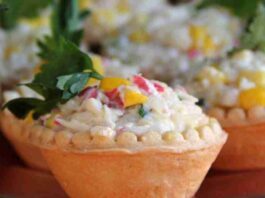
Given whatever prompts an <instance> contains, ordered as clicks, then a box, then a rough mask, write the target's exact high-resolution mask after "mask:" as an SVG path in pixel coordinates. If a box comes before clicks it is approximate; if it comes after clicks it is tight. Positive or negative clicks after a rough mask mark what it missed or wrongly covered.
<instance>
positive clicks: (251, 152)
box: [210, 108, 265, 171]
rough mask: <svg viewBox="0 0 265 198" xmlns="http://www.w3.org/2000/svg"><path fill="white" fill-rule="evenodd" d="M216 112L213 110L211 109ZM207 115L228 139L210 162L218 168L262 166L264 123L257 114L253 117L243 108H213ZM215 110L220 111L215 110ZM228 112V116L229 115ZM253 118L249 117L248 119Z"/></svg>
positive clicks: (245, 168) (256, 167)
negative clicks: (216, 122)
mask: <svg viewBox="0 0 265 198" xmlns="http://www.w3.org/2000/svg"><path fill="white" fill-rule="evenodd" d="M214 111H215V112H214ZM214 111H211V112H210V114H211V115H212V116H215V117H216V118H217V119H219V121H220V122H221V123H222V125H223V128H224V130H225V131H226V132H227V133H228V134H229V138H228V140H227V142H226V144H225V145H224V147H223V149H222V151H221V152H220V154H219V156H218V158H217V160H216V161H215V163H214V164H213V168H214V169H219V170H231V171H234V170H256V169H264V168H265V133H264V132H265V122H264V120H263V121H262V120H261V119H260V118H261V117H260V116H263V115H261V114H260V113H259V114H257V113H256V116H255V119H253V117H254V116H253V113H252V116H250V115H249V114H250V112H246V111H243V110H242V109H238V108H235V109H232V110H230V111H228V112H225V111H224V110H223V112H224V113H225V114H224V113H222V114H224V115H222V116H221V117H220V112H222V111H220V109H217V110H216V109H215V110H214ZM216 111H219V113H217V112H216ZM229 114H230V115H229ZM250 117H252V118H250Z"/></svg>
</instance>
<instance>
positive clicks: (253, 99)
mask: <svg viewBox="0 0 265 198" xmlns="http://www.w3.org/2000/svg"><path fill="white" fill-rule="evenodd" d="M239 105H240V106H241V107H242V108H244V109H251V108H252V107H255V106H262V107H265V88H261V87H256V88H251V89H247V90H244V91H241V92H240V94H239Z"/></svg>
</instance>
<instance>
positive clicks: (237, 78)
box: [189, 50, 265, 110]
mask: <svg viewBox="0 0 265 198" xmlns="http://www.w3.org/2000/svg"><path fill="white" fill-rule="evenodd" d="M264 66H265V55H264V53H262V52H254V51H250V50H242V51H239V52H236V53H234V54H233V55H232V56H229V57H227V58H224V59H223V60H220V61H219V62H214V63H211V64H209V65H207V66H205V67H203V68H202V70H201V71H200V72H198V74H197V75H195V78H194V81H193V82H192V83H191V84H190V85H189V90H190V91H191V92H192V93H194V94H195V95H196V96H197V97H199V98H202V99H203V100H204V103H205V107H206V108H213V107H216V106H219V107H223V108H232V107H239V108H242V109H245V110H249V109H251V108H254V107H257V106H260V107H265V100H264V99H265V89H264V86H265V67H264Z"/></svg>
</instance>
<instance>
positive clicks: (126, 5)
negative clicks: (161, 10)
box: [83, 0, 164, 41]
mask: <svg viewBox="0 0 265 198" xmlns="http://www.w3.org/2000/svg"><path fill="white" fill-rule="evenodd" d="M163 1H164V0H145V1H138V0H98V1H84V5H83V7H84V6H85V5H86V6H87V7H88V8H89V9H91V10H92V16H91V17H90V18H89V19H88V20H87V26H86V30H87V31H86V35H87V39H88V40H90V41H91V40H92V41H93V40H101V39H105V37H106V36H113V35H115V34H116V33H117V30H118V29H120V28H124V26H126V25H127V24H128V23H129V21H130V20H132V19H133V17H134V16H135V15H138V14H140V13H149V12H150V11H151V10H154V9H156V8H157V7H159V6H161V5H162V3H163Z"/></svg>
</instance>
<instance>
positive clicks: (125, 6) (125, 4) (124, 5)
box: [117, 0, 129, 13]
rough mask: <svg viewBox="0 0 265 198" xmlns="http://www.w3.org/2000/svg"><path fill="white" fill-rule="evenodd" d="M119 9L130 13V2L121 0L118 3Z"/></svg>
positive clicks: (121, 11)
mask: <svg viewBox="0 0 265 198" xmlns="http://www.w3.org/2000/svg"><path fill="white" fill-rule="evenodd" d="M117 10H118V11H119V12H120V13H128V12H129V4H128V2H127V1H124V0H120V1H119V3H118V5H117Z"/></svg>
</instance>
